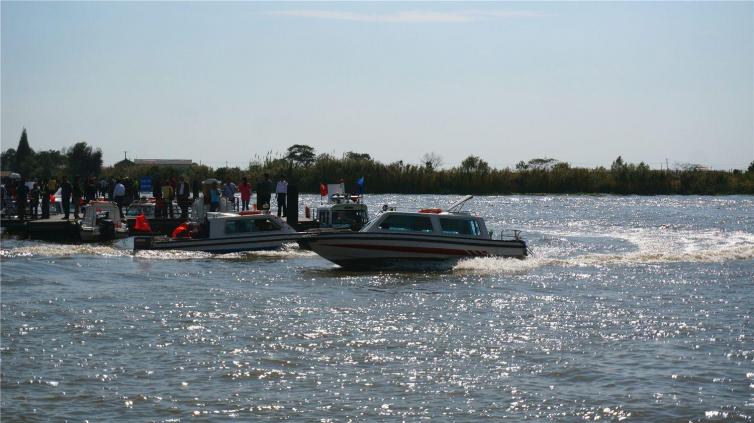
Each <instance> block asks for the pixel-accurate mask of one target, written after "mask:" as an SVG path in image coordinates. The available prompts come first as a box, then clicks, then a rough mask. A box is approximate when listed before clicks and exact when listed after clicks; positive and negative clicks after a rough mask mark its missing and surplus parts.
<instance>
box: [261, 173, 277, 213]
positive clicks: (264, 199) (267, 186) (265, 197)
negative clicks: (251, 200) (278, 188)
mask: <svg viewBox="0 0 754 423" xmlns="http://www.w3.org/2000/svg"><path fill="white" fill-rule="evenodd" d="M274 188H275V187H274V186H273V185H272V179H270V175H269V174H268V173H265V174H264V180H262V182H260V183H259V188H257V208H258V209H259V210H263V209H265V205H267V207H266V209H267V210H269V209H270V199H271V198H272V190H273V189H274Z"/></svg>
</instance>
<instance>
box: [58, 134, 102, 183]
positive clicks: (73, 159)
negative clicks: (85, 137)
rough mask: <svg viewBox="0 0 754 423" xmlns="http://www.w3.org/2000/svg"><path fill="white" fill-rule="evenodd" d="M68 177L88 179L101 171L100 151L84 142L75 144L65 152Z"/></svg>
mask: <svg viewBox="0 0 754 423" xmlns="http://www.w3.org/2000/svg"><path fill="white" fill-rule="evenodd" d="M65 157H66V160H67V162H68V173H69V174H70V176H78V177H88V176H96V175H99V174H100V172H101V171H102V150H100V149H99V148H97V149H94V148H92V146H90V145H87V144H86V143H85V142H77V143H76V144H74V145H73V146H72V147H70V148H68V149H67V150H66V151H65Z"/></svg>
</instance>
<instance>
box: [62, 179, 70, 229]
mask: <svg viewBox="0 0 754 423" xmlns="http://www.w3.org/2000/svg"><path fill="white" fill-rule="evenodd" d="M71 191H73V187H72V186H71V183H70V182H68V177H67V176H63V179H62V180H61V181H60V202H61V203H62V205H63V220H68V216H69V215H70V214H71Z"/></svg>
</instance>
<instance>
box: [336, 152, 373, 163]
mask: <svg viewBox="0 0 754 423" xmlns="http://www.w3.org/2000/svg"><path fill="white" fill-rule="evenodd" d="M343 157H344V158H345V159H346V160H356V161H370V160H372V156H370V155H369V154H368V153H354V152H353V151H349V152H347V153H346V154H344V155H343Z"/></svg>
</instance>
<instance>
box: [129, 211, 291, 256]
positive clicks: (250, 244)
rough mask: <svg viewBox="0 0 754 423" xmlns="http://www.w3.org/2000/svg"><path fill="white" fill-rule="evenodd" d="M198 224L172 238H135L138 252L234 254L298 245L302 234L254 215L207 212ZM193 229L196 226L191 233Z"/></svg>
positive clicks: (271, 217) (265, 216) (268, 217)
mask: <svg viewBox="0 0 754 423" xmlns="http://www.w3.org/2000/svg"><path fill="white" fill-rule="evenodd" d="M204 216H205V217H204V220H203V221H202V222H201V223H199V224H196V223H194V224H189V223H186V224H183V225H181V226H179V227H178V228H176V230H175V231H173V234H172V236H170V237H168V236H161V237H152V236H136V237H134V251H136V250H188V251H205V252H209V253H232V252H239V251H252V250H274V249H278V248H280V247H282V246H283V245H284V244H287V243H292V242H296V241H297V240H298V239H300V238H301V236H302V234H301V233H300V232H296V230H295V229H293V228H292V227H290V226H289V225H288V224H287V223H285V221H284V220H283V219H281V218H279V217H277V216H274V215H270V214H265V213H260V212H257V211H254V212H242V213H240V214H236V213H223V212H207V213H204ZM191 226H194V228H193V229H194V230H192V228H191Z"/></svg>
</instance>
